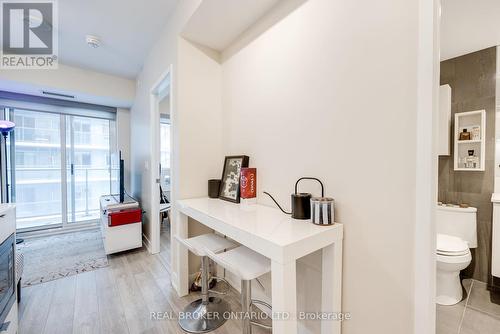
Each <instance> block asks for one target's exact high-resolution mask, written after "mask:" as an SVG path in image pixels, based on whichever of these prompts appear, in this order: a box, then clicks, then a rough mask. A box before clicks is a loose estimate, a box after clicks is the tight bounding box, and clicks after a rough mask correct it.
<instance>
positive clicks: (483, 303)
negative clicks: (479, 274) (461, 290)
mask: <svg viewBox="0 0 500 334" xmlns="http://www.w3.org/2000/svg"><path fill="white" fill-rule="evenodd" d="M486 286H487V285H486V283H483V282H479V281H474V283H473V284H472V290H471V293H470V297H469V300H468V302H467V306H468V307H470V308H473V309H475V310H478V311H481V312H484V313H487V314H490V315H493V316H495V317H498V318H499V319H500V305H497V304H494V303H492V302H491V300H490V292H489V291H488V290H487V288H486Z"/></svg>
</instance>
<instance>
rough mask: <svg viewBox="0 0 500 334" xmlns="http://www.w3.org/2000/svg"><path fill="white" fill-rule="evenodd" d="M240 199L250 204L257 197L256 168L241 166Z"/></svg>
mask: <svg viewBox="0 0 500 334" xmlns="http://www.w3.org/2000/svg"><path fill="white" fill-rule="evenodd" d="M240 195H241V201H242V202H245V203H248V204H251V203H255V202H256V199H257V168H242V169H241V177H240Z"/></svg>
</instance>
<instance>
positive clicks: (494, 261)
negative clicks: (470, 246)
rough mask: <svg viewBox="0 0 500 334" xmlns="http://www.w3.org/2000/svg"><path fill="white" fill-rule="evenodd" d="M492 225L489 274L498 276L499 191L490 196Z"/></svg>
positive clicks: (499, 269)
mask: <svg viewBox="0 0 500 334" xmlns="http://www.w3.org/2000/svg"><path fill="white" fill-rule="evenodd" d="M491 202H493V226H492V233H491V274H492V275H493V276H495V277H500V193H498V194H493V195H492V196H491Z"/></svg>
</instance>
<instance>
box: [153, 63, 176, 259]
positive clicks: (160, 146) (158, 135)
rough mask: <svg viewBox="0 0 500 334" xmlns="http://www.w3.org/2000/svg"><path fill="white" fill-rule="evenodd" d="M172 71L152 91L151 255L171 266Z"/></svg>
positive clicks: (168, 71) (162, 77)
mask: <svg viewBox="0 0 500 334" xmlns="http://www.w3.org/2000/svg"><path fill="white" fill-rule="evenodd" d="M171 69H172V67H171V66H170V67H169V69H168V70H167V71H166V72H165V73H164V74H163V75H162V76H160V79H159V80H158V81H157V83H156V84H155V85H153V88H152V90H151V112H152V113H151V122H152V124H151V128H152V129H153V131H152V132H153V134H152V138H151V140H152V143H153V145H151V146H152V152H151V166H156V168H155V167H153V168H152V173H151V174H152V175H151V176H152V180H151V181H152V182H151V184H152V185H153V187H152V191H151V198H152V201H151V212H152V214H151V224H152V225H151V239H150V241H151V244H150V251H151V253H153V254H155V253H160V258H161V259H162V261H163V262H164V263H165V265H167V266H169V264H170V253H171V251H170V249H171V243H170V236H171V230H170V226H171V221H170V217H171V214H170V213H171V208H172V206H171V205H172V203H173V198H174V196H173V192H172V180H173V176H172V157H173V153H172V149H171V148H172V147H173V145H172V138H173V131H172V117H171V116H172V82H171V80H172V75H171V73H172V70H171Z"/></svg>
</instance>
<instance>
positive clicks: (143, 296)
mask: <svg viewBox="0 0 500 334" xmlns="http://www.w3.org/2000/svg"><path fill="white" fill-rule="evenodd" d="M162 239H163V238H162ZM167 242H169V240H163V243H164V244H163V245H162V253H160V254H158V255H150V254H149V253H148V252H147V251H146V250H145V249H140V250H136V251H131V252H125V253H121V254H118V255H112V256H108V259H109V263H110V266H109V267H106V268H101V269H97V270H95V271H91V272H86V273H82V274H78V275H74V276H70V277H66V278H62V279H58V280H54V281H50V282H47V283H42V284H38V285H35V286H31V287H27V288H23V291H22V300H21V303H20V305H19V334H43V333H45V334H59V333H60V334H69V333H88V334H99V333H102V334H115V333H116V334H125V333H130V334H135V333H183V331H182V330H181V329H180V328H179V326H178V324H177V320H176V319H173V320H167V319H164V320H155V319H152V317H151V312H162V313H163V312H171V313H172V314H176V313H177V312H179V311H181V310H182V309H183V308H184V307H185V306H186V305H187V304H188V303H189V302H191V301H193V300H195V299H198V298H199V294H197V293H191V294H190V295H189V296H186V297H183V298H179V297H178V296H177V294H176V292H175V291H174V289H173V288H172V286H171V283H170V272H169V266H168V265H166V264H168V263H169V254H168V252H169V245H168V244H167ZM224 298H226V300H228V301H229V303H230V305H231V308H232V310H233V311H235V312H238V311H240V310H241V307H240V303H239V294H238V293H237V292H236V291H235V290H233V289H231V290H230V292H229V294H228V295H227V296H225V297H224ZM253 332H254V333H270V331H268V330H264V329H261V328H256V327H254V328H253ZM212 333H226V334H234V333H241V325H240V321H239V320H232V319H231V320H228V321H227V322H226V323H225V324H224V325H223V326H222V327H220V328H219V329H217V330H216V331H213V332H212Z"/></svg>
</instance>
